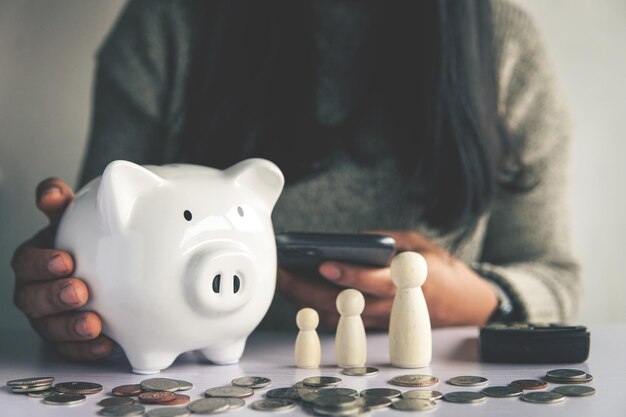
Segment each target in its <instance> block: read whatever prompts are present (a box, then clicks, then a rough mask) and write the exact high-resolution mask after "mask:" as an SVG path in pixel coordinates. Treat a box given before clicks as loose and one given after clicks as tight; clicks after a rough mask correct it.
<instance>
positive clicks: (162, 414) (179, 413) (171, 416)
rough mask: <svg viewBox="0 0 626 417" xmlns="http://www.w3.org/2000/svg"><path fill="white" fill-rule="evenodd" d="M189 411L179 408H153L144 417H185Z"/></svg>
mask: <svg viewBox="0 0 626 417" xmlns="http://www.w3.org/2000/svg"><path fill="white" fill-rule="evenodd" d="M187 416H189V410H187V409H186V408H181V407H163V408H155V409H153V410H150V411H148V412H147V413H146V417H187Z"/></svg>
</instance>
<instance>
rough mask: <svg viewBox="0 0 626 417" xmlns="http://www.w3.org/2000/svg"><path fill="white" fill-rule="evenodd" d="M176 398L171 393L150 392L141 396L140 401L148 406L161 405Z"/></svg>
mask: <svg viewBox="0 0 626 417" xmlns="http://www.w3.org/2000/svg"><path fill="white" fill-rule="evenodd" d="M174 398H176V396H175V395H174V393H173V392H169V391H148V392H142V393H141V394H139V401H141V402H142V403H146V404H161V403H163V402H169V401H172V400H173V399H174Z"/></svg>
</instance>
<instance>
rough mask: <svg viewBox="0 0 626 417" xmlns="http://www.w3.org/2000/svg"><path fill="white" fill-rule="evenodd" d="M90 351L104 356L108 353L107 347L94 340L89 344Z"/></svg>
mask: <svg viewBox="0 0 626 417" xmlns="http://www.w3.org/2000/svg"><path fill="white" fill-rule="evenodd" d="M91 353H93V354H94V355H95V356H104V355H106V354H107V353H109V349H107V347H106V346H105V345H104V343H102V342H96V343H93V344H92V345H91Z"/></svg>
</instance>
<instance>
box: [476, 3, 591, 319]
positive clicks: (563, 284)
mask: <svg viewBox="0 0 626 417" xmlns="http://www.w3.org/2000/svg"><path fill="white" fill-rule="evenodd" d="M494 27H495V35H496V42H497V43H498V44H499V46H498V47H497V48H496V50H497V61H498V65H499V80H500V97H499V112H500V117H501V118H502V120H504V122H505V125H506V128H507V130H508V132H509V134H510V135H511V138H512V139H513V142H514V145H515V146H516V147H517V149H518V151H519V155H520V157H521V162H522V164H523V166H524V175H523V177H524V178H525V180H524V181H525V182H529V183H531V184H532V185H531V186H530V187H529V189H528V190H526V191H510V190H507V189H503V190H501V191H500V193H499V195H498V197H497V198H496V201H495V202H494V205H493V209H492V212H491V215H490V218H489V223H488V226H487V234H486V237H485V242H484V247H483V253H482V258H481V262H480V263H479V264H478V265H475V267H476V269H477V270H478V271H479V272H481V273H482V274H483V276H485V277H486V278H488V279H490V280H492V281H495V283H496V284H498V285H499V286H500V287H501V288H502V289H504V290H505V292H506V293H507V294H508V295H509V296H510V298H511V299H512V302H513V304H514V306H515V307H516V309H517V312H518V314H519V316H520V318H521V319H523V320H528V321H531V322H567V321H568V320H570V319H571V318H572V316H573V314H574V313H575V311H576V309H577V305H578V301H579V298H580V291H581V288H580V287H581V284H580V277H579V268H578V263H577V261H576V259H575V257H574V255H573V253H572V248H571V242H570V221H569V212H568V202H569V201H568V169H569V168H568V156H569V155H568V154H569V145H570V129H569V120H568V117H567V111H566V109H565V106H564V104H563V102H562V101H561V98H560V94H559V92H558V89H557V87H556V83H555V80H554V78H553V75H552V73H551V68H550V65H549V62H548V59H547V56H546V53H545V51H544V48H543V45H542V43H541V39H540V36H539V34H538V32H537V30H536V28H535V27H534V25H533V23H532V21H531V20H530V18H529V17H528V16H527V15H526V14H525V13H524V12H522V11H521V10H520V9H518V8H517V7H514V6H512V5H511V4H509V3H505V2H502V3H495V4H494Z"/></svg>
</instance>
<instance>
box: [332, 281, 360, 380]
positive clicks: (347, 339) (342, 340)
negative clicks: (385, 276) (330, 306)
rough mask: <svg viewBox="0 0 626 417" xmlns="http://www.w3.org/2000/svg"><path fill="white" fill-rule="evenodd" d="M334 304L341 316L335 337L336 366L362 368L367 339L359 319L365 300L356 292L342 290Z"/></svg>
mask: <svg viewBox="0 0 626 417" xmlns="http://www.w3.org/2000/svg"><path fill="white" fill-rule="evenodd" d="M336 304H337V311H339V314H341V317H340V318H339V324H338V325H337V333H336V335H335V356H336V358H337V366H339V367H340V368H351V367H355V366H363V365H365V359H366V357H367V338H366V336H365V326H364V325H363V320H362V319H361V313H362V312H363V309H364V308H365V298H363V294H361V293H360V292H359V291H358V290H354V289H348V290H343V291H341V292H340V293H339V295H338V296H337V300H336Z"/></svg>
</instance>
